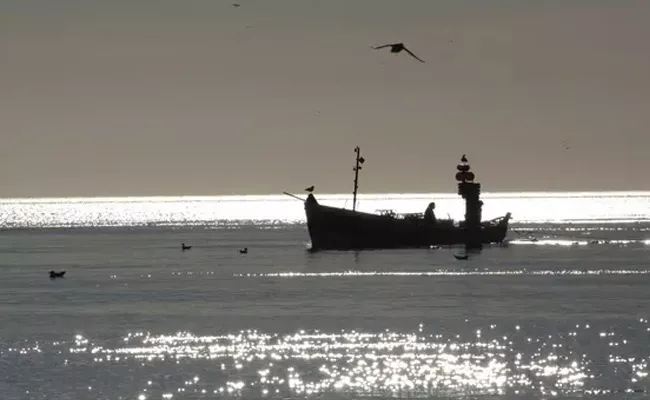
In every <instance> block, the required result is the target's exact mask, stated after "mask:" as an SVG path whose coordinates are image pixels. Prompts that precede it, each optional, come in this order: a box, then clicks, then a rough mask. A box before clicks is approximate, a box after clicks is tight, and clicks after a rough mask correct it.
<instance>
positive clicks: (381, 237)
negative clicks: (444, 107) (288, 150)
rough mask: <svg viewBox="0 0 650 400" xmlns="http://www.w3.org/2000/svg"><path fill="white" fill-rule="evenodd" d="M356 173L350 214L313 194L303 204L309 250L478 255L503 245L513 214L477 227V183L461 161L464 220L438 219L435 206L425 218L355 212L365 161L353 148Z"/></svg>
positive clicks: (479, 204) (479, 205) (389, 212)
mask: <svg viewBox="0 0 650 400" xmlns="http://www.w3.org/2000/svg"><path fill="white" fill-rule="evenodd" d="M354 151H355V153H356V164H355V166H354V168H353V170H354V191H353V199H352V209H351V210H350V209H345V208H337V207H331V206H326V205H322V204H320V203H319V202H318V200H316V197H315V196H314V194H313V193H310V194H309V195H308V196H307V199H306V200H304V206H305V213H306V216H307V228H308V231H309V236H310V238H311V250H312V251H321V250H371V249H401V248H430V247H432V246H452V245H465V247H466V248H467V249H480V248H481V247H482V245H483V244H489V243H502V242H503V241H504V240H505V237H506V234H507V232H508V223H509V221H510V219H511V214H510V213H507V214H506V215H505V216H503V217H499V218H495V219H492V220H489V221H481V209H482V206H483V202H482V201H481V200H480V199H479V197H480V188H481V185H480V183H477V182H474V173H473V172H471V171H470V165H469V163H468V161H467V158H466V157H465V155H463V157H462V158H461V162H460V163H459V164H458V166H457V169H458V172H457V173H456V180H457V181H458V194H459V195H461V196H462V197H463V198H464V199H465V205H466V207H465V220H464V221H458V222H456V221H454V220H452V219H437V218H436V216H435V213H434V209H435V203H430V204H429V205H428V206H427V207H426V209H425V211H424V213H421V214H420V213H415V214H414V213H411V214H398V213H396V212H394V211H392V210H383V211H380V212H378V213H368V212H361V211H357V209H356V206H357V192H358V187H359V186H358V182H359V171H360V170H361V167H362V164H363V163H364V162H365V159H364V158H363V157H361V149H360V148H359V147H358V146H357V147H355V149H354Z"/></svg>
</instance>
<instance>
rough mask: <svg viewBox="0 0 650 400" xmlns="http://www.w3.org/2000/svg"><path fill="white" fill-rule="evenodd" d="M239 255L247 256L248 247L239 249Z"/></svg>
mask: <svg viewBox="0 0 650 400" xmlns="http://www.w3.org/2000/svg"><path fill="white" fill-rule="evenodd" d="M239 254H248V247H244V248H243V249H239Z"/></svg>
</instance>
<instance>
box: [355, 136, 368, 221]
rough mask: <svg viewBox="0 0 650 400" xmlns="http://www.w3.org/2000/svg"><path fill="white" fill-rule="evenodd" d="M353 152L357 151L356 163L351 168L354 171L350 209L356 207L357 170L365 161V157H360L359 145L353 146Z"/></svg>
mask: <svg viewBox="0 0 650 400" xmlns="http://www.w3.org/2000/svg"><path fill="white" fill-rule="evenodd" d="M354 152H355V153H357V157H356V158H357V159H356V164H355V166H354V168H352V170H353V171H354V191H353V192H352V211H356V209H357V191H358V190H359V170H360V169H361V164H363V163H364V162H366V159H365V158H363V157H361V149H360V148H359V146H357V147H355V148H354Z"/></svg>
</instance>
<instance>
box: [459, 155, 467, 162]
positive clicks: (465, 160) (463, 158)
mask: <svg viewBox="0 0 650 400" xmlns="http://www.w3.org/2000/svg"><path fill="white" fill-rule="evenodd" d="M460 161H461V162H467V157H465V154H463V156H462V157H461V158H460Z"/></svg>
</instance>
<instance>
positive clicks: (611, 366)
mask: <svg viewBox="0 0 650 400" xmlns="http://www.w3.org/2000/svg"><path fill="white" fill-rule="evenodd" d="M466 324H467V329H466V330H464V331H463V332H464V334H457V333H428V332H427V330H426V329H425V327H423V326H422V325H420V327H419V329H417V330H415V331H412V332H405V333H404V332H402V333H400V332H393V331H388V330H386V331H384V332H381V333H370V332H355V331H342V332H338V333H326V332H319V331H312V332H306V331H300V332H296V333H294V334H289V335H278V334H266V333H262V332H257V331H242V332H237V333H232V334H225V335H219V336H196V335H193V334H192V333H189V332H180V333H176V334H171V335H155V334H152V333H149V332H133V333H128V334H127V335H126V336H125V337H123V338H121V339H120V340H119V341H101V340H94V339H92V338H86V337H83V336H81V335H77V336H76V337H75V338H74V339H73V340H72V341H70V342H51V343H48V344H45V343H31V344H22V345H16V346H14V347H10V348H4V349H2V353H1V355H0V356H1V359H2V360H4V362H5V363H7V362H9V363H15V364H16V365H26V364H29V363H30V362H31V363H33V362H38V360H39V358H40V357H43V355H44V354H46V356H47V357H50V358H52V359H53V360H55V361H54V363H55V365H52V366H51V367H52V368H53V369H54V370H58V371H59V372H58V373H57V374H58V375H59V376H61V375H62V373H63V374H66V373H68V374H70V375H71V376H70V377H72V376H74V382H75V383H74V386H76V387H77V388H79V387H83V390H84V391H88V392H94V395H96V396H99V395H104V396H106V395H110V396H111V398H118V396H116V394H119V395H120V396H126V397H122V398H139V399H149V398H151V399H161V398H163V399H171V398H181V399H183V398H192V399H197V398H201V399H202V398H214V397H215V395H218V396H220V397H221V396H227V397H230V396H232V397H239V396H242V397H244V398H251V397H253V398H258V397H271V398H278V397H279V398H282V397H287V396H310V395H323V394H328V393H329V394H335V393H338V394H339V395H343V396H345V397H347V396H386V397H437V396H468V395H472V396H474V395H515V396H516V395H524V394H525V395H538V396H546V395H550V396H556V395H560V396H567V395H571V394H583V395H593V394H598V393H622V392H632V393H646V391H647V390H648V389H650V381H649V380H648V378H647V376H648V363H649V361H650V355H649V354H648V353H647V350H644V352H639V349H640V348H644V347H643V346H644V345H645V343H647V341H648V339H649V337H650V333H649V332H650V327H649V324H648V321H647V320H646V319H640V320H638V321H637V322H636V323H634V325H633V326H619V327H608V328H597V327H592V326H590V324H588V323H587V324H584V323H583V324H577V325H575V326H572V328H571V329H567V330H566V331H563V332H561V333H560V332H558V331H555V333H550V332H549V334H544V335H540V334H539V332H540V330H539V327H535V326H528V327H525V326H519V325H515V326H511V327H497V326H496V325H489V326H482V327H475V326H471V325H470V323H469V322H468V321H466ZM532 332H536V334H532ZM80 366H83V368H84V372H83V373H82V374H79V375H75V374H77V373H78V372H79V370H80V369H79V368H80ZM124 366H128V367H129V368H130V369H129V370H130V371H132V373H134V374H135V375H134V376H133V377H132V379H133V382H132V384H131V385H130V387H125V385H124V382H122V384H121V385H113V386H111V384H110V383H109V382H110V377H111V376H114V375H116V374H118V373H119V372H118V371H120V370H121V367H124ZM61 371H63V372H61ZM32 379H36V380H38V379H39V378H38V377H36V378H35V377H32ZM84 379H86V380H87V381H88V382H84V381H83V380H84ZM117 387H121V388H122V390H123V393H115V392H116V390H117V391H119V389H116V388H117ZM68 389H69V387H68ZM38 390H39V389H38V387H33V386H28V387H26V388H25V392H29V391H31V393H32V394H34V393H36V392H38ZM129 390H131V391H133V392H129Z"/></svg>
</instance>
